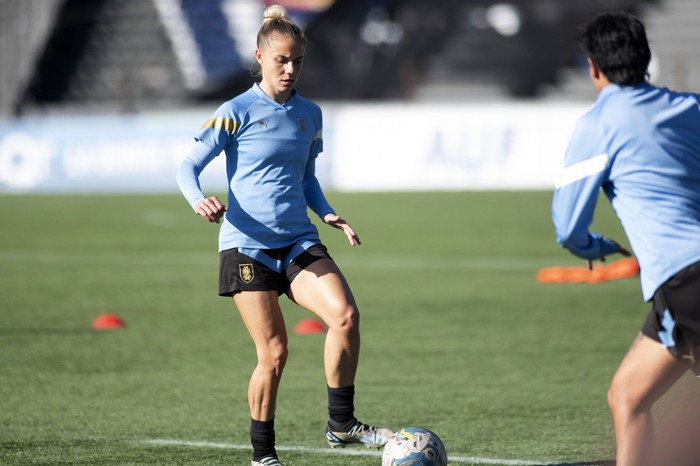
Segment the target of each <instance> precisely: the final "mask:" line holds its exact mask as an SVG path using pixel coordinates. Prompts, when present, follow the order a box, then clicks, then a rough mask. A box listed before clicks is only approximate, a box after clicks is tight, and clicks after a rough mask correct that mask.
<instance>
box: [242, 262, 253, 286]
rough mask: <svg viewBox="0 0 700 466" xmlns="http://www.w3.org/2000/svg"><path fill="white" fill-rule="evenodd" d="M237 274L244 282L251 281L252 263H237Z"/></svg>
mask: <svg viewBox="0 0 700 466" xmlns="http://www.w3.org/2000/svg"><path fill="white" fill-rule="evenodd" d="M238 276H239V277H241V280H243V281H244V282H246V283H250V282H252V281H253V264H238Z"/></svg>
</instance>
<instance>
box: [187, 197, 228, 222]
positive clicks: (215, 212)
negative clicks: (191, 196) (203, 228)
mask: <svg viewBox="0 0 700 466" xmlns="http://www.w3.org/2000/svg"><path fill="white" fill-rule="evenodd" d="M194 212H195V213H196V214H197V215H199V216H201V217H204V218H206V219H207V220H208V221H209V222H210V223H219V220H221V217H223V216H224V214H225V213H226V206H225V205H223V204H222V203H221V201H219V198H217V197H216V196H211V197H208V198H206V199H204V200H203V201H201V202H200V203H199V204H197V208H196V209H194Z"/></svg>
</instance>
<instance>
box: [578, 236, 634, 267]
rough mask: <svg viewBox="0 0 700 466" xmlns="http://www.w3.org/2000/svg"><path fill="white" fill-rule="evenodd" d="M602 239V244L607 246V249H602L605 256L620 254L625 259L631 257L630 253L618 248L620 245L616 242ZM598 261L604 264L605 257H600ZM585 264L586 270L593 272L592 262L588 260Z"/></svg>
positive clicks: (620, 247)
mask: <svg viewBox="0 0 700 466" xmlns="http://www.w3.org/2000/svg"><path fill="white" fill-rule="evenodd" d="M602 239H603V241H604V243H603V244H604V245H606V246H607V248H604V249H605V254H606V255H609V254H622V255H623V256H625V257H630V256H631V255H632V253H631V252H629V251H628V250H627V249H625V248H623V247H622V246H620V243H618V242H617V241H614V240H611V239H610V238H605V237H604V238H602ZM598 259H599V260H600V261H601V262H605V255H602V256H600V257H599V258H598ZM587 262H588V270H593V261H592V260H590V259H589V260H588V261H587Z"/></svg>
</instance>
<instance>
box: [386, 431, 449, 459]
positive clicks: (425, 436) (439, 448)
mask: <svg viewBox="0 0 700 466" xmlns="http://www.w3.org/2000/svg"><path fill="white" fill-rule="evenodd" d="M382 466H447V451H446V450H445V445H443V443H442V440H440V437H438V436H437V435H436V434H435V432H432V431H430V430H428V429H424V428H422V427H404V428H403V429H401V430H400V431H398V432H396V433H395V434H394V436H393V437H391V440H389V442H387V444H386V445H384V453H383V454H382Z"/></svg>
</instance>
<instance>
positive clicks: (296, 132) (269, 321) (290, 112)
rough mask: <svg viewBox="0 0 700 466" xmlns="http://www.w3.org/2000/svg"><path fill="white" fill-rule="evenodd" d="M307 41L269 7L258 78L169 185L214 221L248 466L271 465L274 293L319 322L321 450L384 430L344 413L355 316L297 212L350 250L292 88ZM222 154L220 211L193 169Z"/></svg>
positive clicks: (350, 409)
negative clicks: (242, 394) (241, 370)
mask: <svg viewBox="0 0 700 466" xmlns="http://www.w3.org/2000/svg"><path fill="white" fill-rule="evenodd" d="M305 48H306V38H305V36H304V34H303V32H302V31H301V30H300V29H299V27H298V26H297V25H296V24H294V23H293V22H292V21H291V20H290V18H289V17H288V15H287V12H286V10H285V9H284V8H283V7H281V6H278V5H272V6H270V7H268V8H267V9H266V10H265V12H264V19H263V23H262V26H261V28H260V30H259V32H258V36H257V49H256V50H255V58H256V61H257V63H258V64H259V65H260V75H261V81H260V83H259V84H258V83H256V84H254V85H253V86H252V88H251V89H249V90H248V91H246V92H244V93H243V94H241V95H239V96H237V97H235V98H234V99H232V100H230V101H228V102H226V103H224V104H223V105H221V106H220V107H219V109H218V110H216V112H215V113H214V115H213V116H212V117H211V118H210V119H209V120H207V121H206V122H205V123H204V125H203V127H202V128H201V130H200V132H199V134H198V135H197V137H196V138H195V139H196V142H195V144H194V147H193V148H192V150H191V152H190V153H189V155H188V156H187V157H186V159H185V160H184V161H183V162H182V164H181V166H180V168H179V171H178V174H177V182H178V185H179V187H180V190H181V191H182V193H183V195H184V197H185V198H186V200H187V201H188V202H189V204H190V205H191V206H192V208H193V209H194V212H195V213H196V214H198V215H200V216H201V217H203V218H204V219H206V220H208V221H209V222H214V223H220V222H222V225H221V229H220V233H219V258H220V270H219V294H220V295H221V296H229V297H230V296H232V297H233V300H234V302H235V304H236V307H237V308H238V311H239V313H240V315H241V317H242V319H243V322H244V323H245V325H246V328H247V330H248V332H249V333H250V336H251V337H252V339H253V342H254V344H255V348H256V352H257V359H258V361H257V367H256V368H255V370H254V371H253V374H252V377H251V379H250V384H249V387H248V402H249V405H250V416H251V423H250V438H251V443H252V446H253V456H252V465H253V466H280V465H281V464H282V463H281V462H280V460H279V458H278V456H277V452H276V449H275V428H274V421H275V408H276V401H277V391H278V388H279V385H280V379H281V377H282V372H283V369H284V367H285V362H286V360H287V354H288V350H287V331H286V328H285V322H284V317H283V315H282V311H281V309H280V304H279V297H280V295H281V294H286V295H287V296H288V297H289V299H291V300H292V301H293V302H295V303H296V304H298V305H299V306H301V307H304V308H306V309H308V310H309V311H311V312H312V313H314V314H316V315H317V316H318V317H319V318H321V319H322V320H323V322H324V323H325V324H326V326H327V327H328V331H327V335H326V341H325V347H324V366H325V374H326V381H327V391H328V412H329V420H328V422H327V425H326V440H327V442H328V443H329V445H330V446H331V447H344V446H346V445H348V444H362V445H365V446H367V447H381V446H382V445H384V444H385V443H386V442H387V441H388V440H389V439H390V437H391V436H392V435H393V432H392V431H391V430H389V429H386V428H381V427H375V426H370V425H366V424H364V423H362V422H360V421H358V420H357V419H356V418H355V415H354V393H355V386H354V382H355V373H356V371H357V366H358V357H359V353H360V327H359V325H360V314H359V311H358V308H357V304H356V303H355V299H354V297H353V294H352V292H351V290H350V288H349V286H348V283H347V281H346V280H345V278H344V277H343V274H342V273H341V271H340V270H339V269H338V266H337V265H336V263H335V262H334V261H333V259H332V258H331V256H330V255H329V254H328V251H327V249H326V247H325V246H324V245H323V244H322V243H321V241H320V239H319V234H318V231H317V229H316V227H315V226H314V225H313V223H312V222H311V220H310V218H309V216H308V213H307V207H308V208H311V210H312V211H313V212H314V213H316V214H317V215H318V216H319V217H320V218H321V219H322V220H323V222H325V223H326V224H328V225H330V226H332V227H335V228H337V229H340V230H341V231H342V232H343V233H345V235H346V236H347V239H348V241H349V242H350V244H351V245H352V246H356V245H359V244H360V239H359V237H358V236H357V234H356V233H355V231H354V230H353V228H352V227H351V226H350V225H349V224H348V223H347V222H346V221H345V220H344V219H343V218H341V217H340V216H338V215H337V213H336V212H335V211H334V210H333V208H331V206H330V205H329V203H328V202H327V200H326V198H325V196H324V194H323V192H322V190H321V186H320V184H319V182H318V179H317V178H316V175H315V163H316V157H317V156H318V155H319V153H320V152H321V151H322V150H323V140H322V118H321V109H320V108H319V107H318V106H317V105H316V104H314V103H312V102H311V101H309V100H307V99H304V98H303V97H302V96H300V95H299V94H298V93H297V92H296V91H295V89H294V87H295V85H296V83H297V81H298V79H299V76H300V74H301V69H302V64H303V60H304V52H305ZM222 151H223V152H225V154H226V171H227V176H228V207H227V206H225V205H224V204H223V203H222V202H221V201H220V200H219V199H218V198H217V197H216V196H210V197H206V196H205V195H204V193H203V192H202V190H201V188H200V184H199V174H200V173H201V171H202V170H203V169H204V167H205V166H206V165H207V164H208V163H209V162H211V161H212V160H213V159H214V157H216V156H217V155H218V154H220V153H221V152H222Z"/></svg>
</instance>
